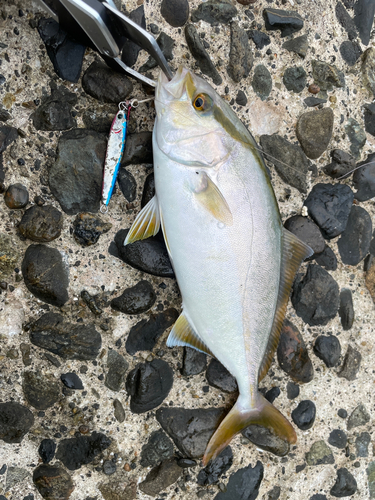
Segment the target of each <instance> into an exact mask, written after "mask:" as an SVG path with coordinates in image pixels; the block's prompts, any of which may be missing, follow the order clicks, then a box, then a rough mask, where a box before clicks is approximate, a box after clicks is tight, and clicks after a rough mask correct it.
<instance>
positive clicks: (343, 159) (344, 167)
mask: <svg viewBox="0 0 375 500" xmlns="http://www.w3.org/2000/svg"><path fill="white" fill-rule="evenodd" d="M330 155H331V158H332V163H329V164H328V165H327V166H325V167H324V168H323V171H324V173H326V174H327V175H329V176H330V177H332V179H339V178H340V177H345V176H346V175H347V174H348V175H349V174H350V172H351V171H352V170H354V169H355V166H356V165H355V159H354V158H353V156H351V155H350V154H349V153H346V152H345V151H343V150H342V149H333V150H332V151H331V152H330Z"/></svg>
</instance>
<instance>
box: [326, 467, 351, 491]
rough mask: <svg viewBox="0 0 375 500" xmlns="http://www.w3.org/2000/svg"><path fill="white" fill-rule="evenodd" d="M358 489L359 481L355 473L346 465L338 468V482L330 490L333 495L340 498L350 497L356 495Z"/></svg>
mask: <svg viewBox="0 0 375 500" xmlns="http://www.w3.org/2000/svg"><path fill="white" fill-rule="evenodd" d="M356 491H357V481H356V480H355V479H354V477H353V475H352V474H351V473H350V472H349V471H348V469H345V467H342V468H341V469H338V471H337V478H336V482H335V484H334V485H333V486H332V488H331V491H330V493H331V495H332V496H334V497H338V498H342V497H349V496H350V495H354V493H355V492H356Z"/></svg>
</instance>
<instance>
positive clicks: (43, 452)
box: [38, 439, 56, 464]
mask: <svg viewBox="0 0 375 500" xmlns="http://www.w3.org/2000/svg"><path fill="white" fill-rule="evenodd" d="M55 451H56V443H55V441H53V440H52V439H43V440H42V441H41V443H40V445H39V448H38V453H39V456H40V458H41V459H42V460H43V463H44V464H48V463H49V462H50V461H51V460H52V459H53V457H54V456H55Z"/></svg>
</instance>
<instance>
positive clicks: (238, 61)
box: [201, 2, 253, 83]
mask: <svg viewBox="0 0 375 500" xmlns="http://www.w3.org/2000/svg"><path fill="white" fill-rule="evenodd" d="M206 3H207V2H206ZM201 5H205V4H201ZM252 66H253V55H252V52H251V51H250V47H249V38H248V36H247V34H246V32H245V31H244V30H243V29H241V28H240V27H239V25H238V23H236V22H231V23H230V52H229V65H228V69H227V71H228V75H229V76H230V77H231V78H232V80H234V81H235V82H236V83H238V82H240V81H241V80H242V79H243V78H246V77H247V76H249V73H250V70H251V68H252Z"/></svg>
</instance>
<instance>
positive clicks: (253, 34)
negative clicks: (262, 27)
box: [247, 30, 271, 50]
mask: <svg viewBox="0 0 375 500" xmlns="http://www.w3.org/2000/svg"><path fill="white" fill-rule="evenodd" d="M247 35H248V37H249V38H251V40H252V41H253V42H254V44H255V47H256V48H257V49H259V50H261V49H263V47H266V46H267V45H269V44H270V43H271V38H270V37H269V36H268V35H267V33H263V31H258V30H250V31H248V32H247Z"/></svg>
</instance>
